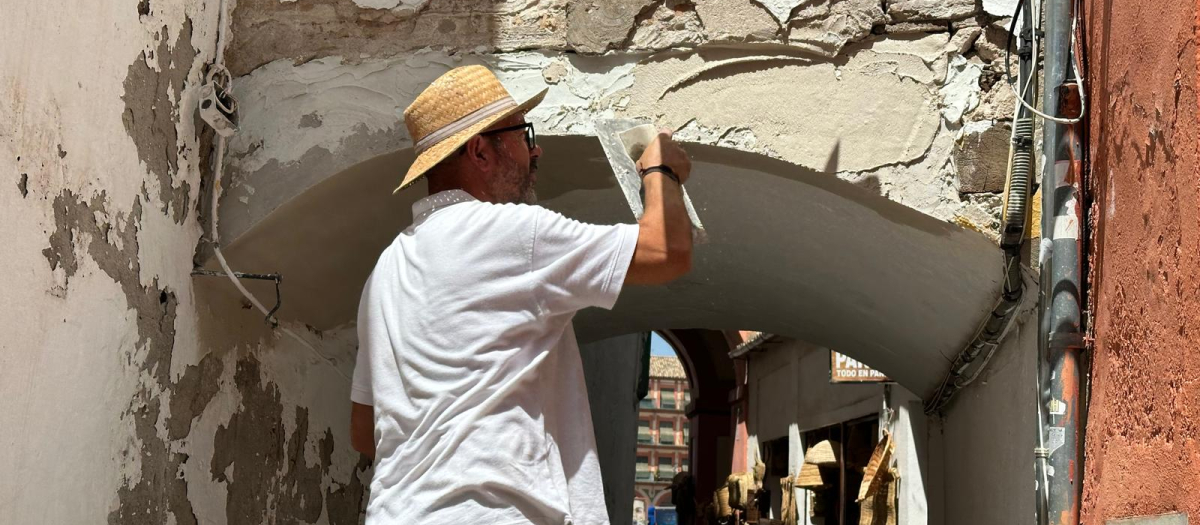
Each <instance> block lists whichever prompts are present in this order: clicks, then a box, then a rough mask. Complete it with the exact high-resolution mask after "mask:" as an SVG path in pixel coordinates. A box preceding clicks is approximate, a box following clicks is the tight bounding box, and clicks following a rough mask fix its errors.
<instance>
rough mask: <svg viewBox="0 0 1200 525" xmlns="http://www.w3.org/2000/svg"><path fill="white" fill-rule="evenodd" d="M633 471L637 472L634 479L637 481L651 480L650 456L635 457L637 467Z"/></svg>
mask: <svg viewBox="0 0 1200 525" xmlns="http://www.w3.org/2000/svg"><path fill="white" fill-rule="evenodd" d="M635 472H636V473H637V474H636V477H635V478H634V479H636V480H637V481H650V480H651V475H650V456H638V457H637V469H636V471H635Z"/></svg>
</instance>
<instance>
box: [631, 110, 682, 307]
mask: <svg viewBox="0 0 1200 525" xmlns="http://www.w3.org/2000/svg"><path fill="white" fill-rule="evenodd" d="M664 165H665V166H668V167H670V168H671V170H672V171H674V172H675V174H676V175H677V176H678V177H679V183H678V184H677V183H676V182H675V181H674V180H671V179H670V178H668V177H667V176H666V175H664V174H662V173H650V174H649V175H646V176H645V177H643V178H642V187H643V189H644V190H645V212H644V213H643V214H642V218H641V220H639V221H638V227H639V228H638V239H637V247H636V248H635V249H634V252H633V261H632V262H631V263H630V265H629V271H628V272H627V273H626V274H625V283H626V284H666V283H668V282H671V281H673V280H675V279H677V278H679V277H682V276H683V275H684V274H686V273H687V272H688V271H690V270H691V269H692V223H691V220H690V219H688V215H687V208H686V207H685V206H684V204H683V187H682V186H681V184H682V183H683V182H686V181H687V179H688V176H689V175H690V174H691V171H692V162H691V160H690V159H689V158H688V156H687V153H685V152H684V151H683V149H682V148H680V147H679V145H678V144H676V143H675V141H673V140H671V133H670V132H669V131H663V132H660V133H659V134H658V138H656V139H654V142H652V143H651V144H650V146H649V147H647V148H646V151H645V152H644V153H642V158H641V159H638V162H637V167H638V170H639V171H640V170H642V169H645V168H650V167H653V166H664Z"/></svg>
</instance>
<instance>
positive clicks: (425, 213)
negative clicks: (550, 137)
mask: <svg viewBox="0 0 1200 525" xmlns="http://www.w3.org/2000/svg"><path fill="white" fill-rule="evenodd" d="M637 236H638V228H637V225H633V224H623V225H617V226H596V225H590V224H583V223H580V222H577V221H574V220H571V219H567V218H566V217H563V216H562V215H559V214H558V213H555V212H552V211H549V210H547V209H545V208H541V207H538V206H526V205H518V204H490V203H485V202H480V201H478V200H476V199H475V198H473V197H471V196H470V195H469V194H467V193H466V192H463V191H457V190H455V191H446V192H442V193H438V194H436V195H433V196H430V197H427V198H425V199H422V200H421V201H418V202H417V203H416V204H414V205H413V224H412V226H410V227H409V228H408V229H406V230H404V232H402V233H401V234H400V235H399V236H397V237H396V240H395V241H394V242H392V244H391V246H388V247H387V249H385V250H384V251H383V254H382V255H380V257H379V262H378V263H377V264H376V266H375V270H374V271H373V272H372V273H371V277H370V279H368V281H367V284H366V287H365V289H364V290H363V296H362V300H361V302H360V303H359V308H358V338H359V350H358V362H357V366H356V367H355V370H354V386H353V388H352V391H351V398H352V399H353V400H354V401H355V402H357V403H361V404H365V405H373V406H374V407H375V447H376V451H375V454H376V456H375V458H376V461H375V474H374V477H373V478H372V480H371V499H370V501H369V503H368V504H367V521H366V523H367V525H391V524H397V525H418V524H419V525H459V524H472V525H474V524H487V525H508V524H514V525H515V524H536V525H563V524H574V525H607V524H608V523H609V520H608V512H607V511H606V509H605V506H604V489H603V486H602V484H601V480H600V465H599V462H598V461H597V458H596V438H595V433H594V431H593V429H592V418H591V410H590V408H589V407H588V399H587V390H586V388H585V384H584V378H583V366H582V362H581V360H580V357H579V347H578V345H577V343H576V341H575V333H574V329H573V328H572V326H571V319H572V318H573V317H574V315H575V312H576V311H578V310H580V309H582V308H586V307H589V306H598V307H601V308H612V306H613V304H614V303H615V302H616V300H617V295H618V294H619V293H620V291H621V286H622V285H623V284H624V281H625V273H626V271H627V270H628V269H629V264H630V261H631V260H632V257H633V250H634V247H635V246H636V244H637Z"/></svg>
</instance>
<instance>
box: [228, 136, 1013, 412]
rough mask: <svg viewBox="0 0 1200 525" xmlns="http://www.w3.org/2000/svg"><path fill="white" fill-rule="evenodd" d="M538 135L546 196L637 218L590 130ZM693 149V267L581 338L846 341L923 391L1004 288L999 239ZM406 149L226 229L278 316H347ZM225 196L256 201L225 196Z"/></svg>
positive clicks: (371, 259)
mask: <svg viewBox="0 0 1200 525" xmlns="http://www.w3.org/2000/svg"><path fill="white" fill-rule="evenodd" d="M540 142H541V143H542V145H543V147H544V148H545V151H546V154H545V155H544V156H543V158H542V162H541V165H542V168H541V169H540V170H539V175H538V176H539V182H538V192H539V196H540V198H541V203H542V204H543V205H544V206H546V207H548V208H550V209H553V210H557V211H560V212H562V213H564V214H565V215H567V216H570V217H573V218H576V219H579V220H583V221H589V222H594V223H609V224H611V223H617V222H632V216H631V215H630V211H629V207H628V206H627V205H626V204H625V202H624V199H623V197H622V194H621V192H620V190H619V189H618V188H617V187H616V184H615V181H614V180H613V176H612V173H611V171H610V169H609V166H608V163H607V162H606V161H605V158H604V154H603V152H602V150H601V148H600V145H599V144H598V143H597V142H596V140H595V139H594V138H589V137H544V138H542V139H541V141H540ZM688 150H689V152H690V153H691V154H692V155H693V158H694V163H695V169H694V173H693V177H692V180H691V181H690V182H689V183H688V186H689V190H690V192H691V194H692V199H693V201H694V203H695V205H696V209H697V211H698V213H699V214H700V215H702V216H703V217H704V222H705V226H706V228H707V229H708V236H709V242H708V244H705V245H703V246H700V247H698V248H697V250H696V252H695V260H694V265H693V271H692V272H691V274H689V275H688V276H687V277H685V278H683V279H680V280H679V281H677V282H675V283H672V284H671V285H669V286H665V287H633V286H631V287H629V288H627V289H625V290H624V291H623V292H622V295H621V299H620V301H619V302H618V304H617V306H616V308H614V310H612V311H611V312H609V311H601V310H589V311H584V312H581V313H580V314H579V316H578V318H577V320H576V328H577V331H578V334H579V338H580V341H581V342H587V341H596V340H600V339H604V338H608V337H612V336H616V335H622V334H627V333H632V332H641V331H648V330H651V329H677V328H709V329H724V330H761V331H765V332H771V333H777V334H781V335H787V336H791V337H795V338H798V339H801V340H805V341H809V342H811V343H813V344H817V345H821V346H825V347H827V348H834V349H837V350H839V351H841V352H843V353H845V354H848V355H851V356H853V357H855V358H857V359H859V360H861V361H863V362H865V363H866V364H868V365H870V366H872V367H874V368H876V369H878V370H880V371H882V372H884V373H886V374H888V376H890V377H893V378H895V379H896V380H897V381H898V382H900V383H901V384H903V385H905V386H906V387H908V388H909V389H910V390H912V391H913V392H914V393H917V394H918V395H921V396H925V395H928V394H929V393H930V392H931V391H932V390H933V388H934V386H935V385H936V384H937V382H938V381H940V380H941V378H942V377H943V375H944V373H945V371H946V368H947V366H948V362H949V359H950V357H951V356H954V355H956V354H957V352H959V351H960V350H961V349H962V347H963V345H964V344H966V342H967V341H968V340H969V339H970V337H971V335H972V332H973V330H974V329H975V327H976V326H978V323H979V322H980V320H981V319H982V318H983V316H985V315H986V313H987V311H988V309H989V308H990V307H991V305H992V304H993V302H994V300H995V298H996V295H997V293H998V290H999V286H1000V273H1001V271H1000V270H1001V257H1000V251H999V249H998V248H997V247H996V246H995V245H994V244H992V243H991V242H990V241H988V240H987V239H986V238H984V237H983V236H982V235H980V234H978V233H976V232H972V231H968V230H965V229H963V228H960V227H958V226H955V225H953V224H949V223H947V222H944V221H941V220H938V219H935V218H933V217H930V216H928V215H925V214H923V213H921V212H918V211H916V210H913V209H911V208H907V207H905V206H903V205H900V204H897V203H895V202H893V201H890V200H888V199H887V198H885V197H883V196H879V195H876V194H873V193H869V192H868V191H865V190H863V189H861V188H859V187H856V186H854V185H852V184H849V183H846V182H843V181H840V180H838V179H837V178H835V177H833V176H830V175H828V174H820V173H815V172H812V171H810V170H806V169H804V168H800V167H797V166H795V165H793V164H789V163H786V162H783V161H778V160H774V159H770V158H768V157H765V156H762V155H757V154H753V153H745V152H740V151H736V150H732V149H728V148H720V147H715V146H702V145H689V146H688ZM411 158H412V154H411V151H410V150H404V151H400V152H396V153H393V154H388V155H383V156H379V157H375V158H370V159H368V160H365V161H364V162H362V163H360V164H358V165H356V166H353V167H351V168H349V169H347V170H345V171H342V172H340V173H338V174H336V175H333V176H330V177H328V178H325V179H324V180H322V181H321V182H319V183H317V184H315V185H313V186H312V187H311V188H310V189H308V190H307V191H304V192H303V193H301V194H299V195H298V196H297V197H295V198H294V199H292V200H290V201H289V202H287V203H285V204H283V205H281V206H279V207H278V208H277V209H275V211H273V212H271V213H270V214H269V215H266V217H265V219H263V220H261V221H260V222H257V223H255V224H252V225H250V226H249V227H242V226H237V227H235V229H242V230H245V231H246V233H245V234H243V235H241V236H239V237H237V238H236V239H232V238H230V239H229V241H231V242H229V245H228V246H227V249H226V254H227V256H228V257H229V258H230V260H231V262H232V263H233V265H234V266H235V267H237V268H244V269H253V270H254V271H258V270H262V271H279V272H282V273H283V275H284V289H283V293H284V305H285V306H284V308H283V309H282V310H281V311H280V312H279V315H280V317H281V318H283V319H287V320H296V321H300V322H303V323H306V324H308V325H311V326H313V327H315V328H318V329H326V328H329V327H334V326H338V325H341V324H344V323H347V322H349V321H351V320H352V319H353V318H354V312H355V309H356V307H357V304H358V298H359V294H360V292H361V289H362V284H363V282H364V281H365V280H366V277H367V275H368V274H369V272H370V270H371V268H372V267H373V266H374V263H375V260H376V258H377V256H378V254H379V252H380V251H381V250H382V249H383V248H384V247H385V246H387V244H389V243H390V242H391V240H392V238H394V236H395V235H396V234H397V233H398V232H399V231H401V230H402V229H403V228H404V227H405V226H406V225H407V224H408V223H409V222H410V221H411V211H410V209H411V208H410V207H411V203H412V202H413V201H414V200H415V199H417V198H418V197H420V196H423V195H424V194H425V189H424V187H422V185H418V186H417V187H414V188H413V189H412V190H411V191H407V192H403V193H401V194H399V195H396V196H393V195H392V193H391V190H392V188H394V186H395V182H396V180H397V178H398V177H399V174H400V173H401V168H402V167H404V166H407V165H408V163H409V162H410V159H411ZM257 202H258V201H256V200H253V199H252V200H250V201H249V204H248V206H251V207H253V206H255V205H256V203H257ZM230 206H247V205H246V204H242V203H240V202H238V201H231V200H226V201H225V202H224V203H223V204H222V207H223V209H226V208H229V207H230ZM255 215H256V212H253V211H251V212H250V213H248V214H242V216H255ZM226 216H229V217H233V216H235V215H234V214H232V213H231V214H228V215H227V214H225V213H224V212H222V217H226ZM222 224H223V226H224V221H223V222H222ZM210 264H211V263H210ZM263 293H273V291H270V290H263Z"/></svg>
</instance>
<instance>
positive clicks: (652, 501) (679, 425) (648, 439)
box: [634, 356, 691, 520]
mask: <svg viewBox="0 0 1200 525" xmlns="http://www.w3.org/2000/svg"><path fill="white" fill-rule="evenodd" d="M690 402H691V388H690V386H689V384H688V380H687V375H686V374H685V373H684V371H683V364H682V363H681V362H680V361H679V358H677V357H663V356H651V357H650V388H649V391H648V392H647V394H646V397H644V398H642V400H641V401H640V406H639V408H638V431H637V464H636V465H637V466H636V469H635V474H634V476H635V477H634V479H635V482H634V502H635V503H634V508H635V509H650V508H652V507H659V506H670V505H671V490H670V487H671V479H672V478H674V477H675V475H676V474H678V473H680V472H686V471H688V470H689V465H688V439H689V435H688V418H687V416H686V415H685V409H686V407H687V405H688V403H690ZM638 502H640V503H638ZM636 519H637V518H636V517H635V520H636Z"/></svg>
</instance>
